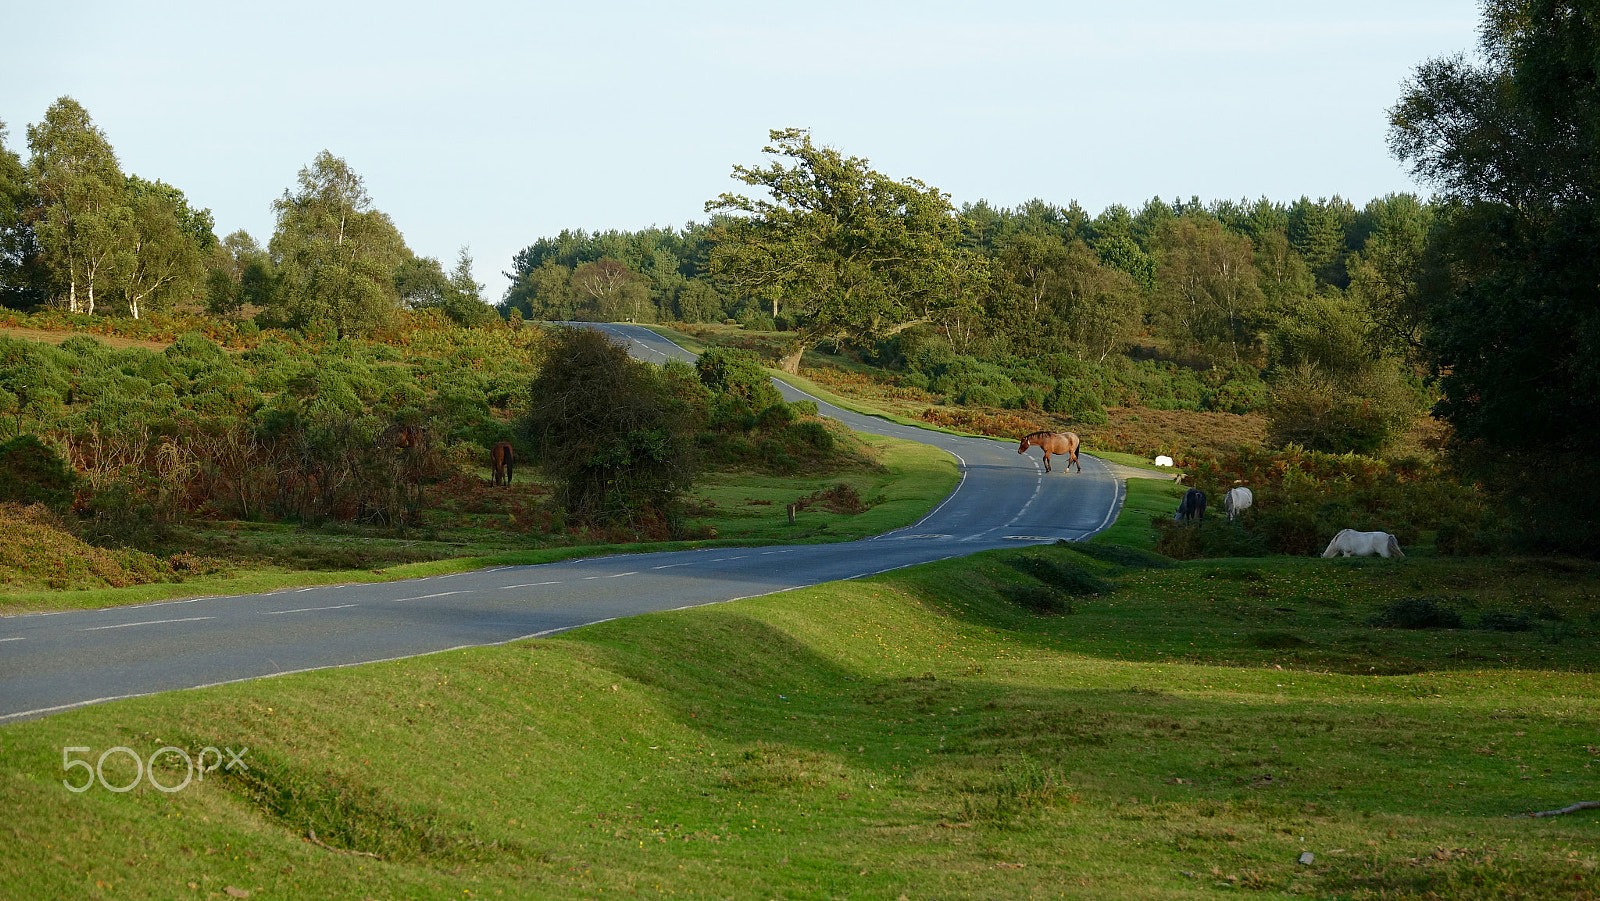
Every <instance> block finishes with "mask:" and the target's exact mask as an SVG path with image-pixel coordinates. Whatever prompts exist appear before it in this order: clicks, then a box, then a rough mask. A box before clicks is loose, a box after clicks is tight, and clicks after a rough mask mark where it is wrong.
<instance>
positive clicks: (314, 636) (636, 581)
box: [0, 323, 1122, 723]
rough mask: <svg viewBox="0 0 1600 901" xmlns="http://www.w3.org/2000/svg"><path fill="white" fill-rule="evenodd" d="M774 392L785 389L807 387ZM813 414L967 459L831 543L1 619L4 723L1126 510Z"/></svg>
mask: <svg viewBox="0 0 1600 901" xmlns="http://www.w3.org/2000/svg"><path fill="white" fill-rule="evenodd" d="M586 325H591V326H592V327H594V328H598V329H601V330H603V331H605V332H607V333H608V334H610V335H612V336H614V337H615V338H616V339H617V340H619V342H620V341H627V342H629V346H630V350H631V352H632V353H633V354H634V355H635V356H636V357H639V358H641V359H647V360H654V361H658V362H659V361H661V360H662V359H664V358H665V357H669V356H670V357H676V358H679V359H685V360H692V359H693V355H692V354H690V353H689V352H688V351H685V350H684V349H683V348H681V347H678V346H677V345H676V344H673V343H671V342H670V341H667V340H665V339H664V338H662V337H660V336H659V335H657V334H656V333H654V332H652V331H650V330H649V329H645V328H642V327H639V326H629V325H615V324H588V323H586ZM780 388H781V390H782V391H783V394H784V397H786V398H787V399H790V400H798V399H802V398H806V397H808V395H805V394H803V393H802V392H800V391H797V390H795V389H794V388H791V387H789V386H788V385H783V384H781V383H780ZM812 399H813V400H816V399H815V398H812ZM817 407H818V409H819V410H820V411H821V412H822V413H823V414H824V415H826V416H831V417H833V418H835V419H838V420H840V421H841V422H843V423H845V424H846V425H848V426H849V427H850V428H852V429H855V430H857V431H860V432H868V433H872V434H877V435H889V436H892V437H895V438H904V439H907V440H910V441H920V442H922V443H925V444H931V445H933V446H935V447H939V448H941V449H943V450H945V451H947V452H949V453H950V454H951V455H952V456H953V457H955V459H956V461H957V462H958V464H959V465H960V468H961V482H960V484H959V485H957V487H956V489H955V491H953V492H951V494H950V495H949V496H948V497H947V498H946V499H945V500H944V501H943V502H942V503H940V504H939V505H938V506H937V507H936V508H935V509H934V510H933V511H932V512H931V513H929V514H928V515H927V516H925V517H924V518H923V519H922V520H921V521H920V522H918V523H916V524H915V525H911V526H907V527H905V528H902V529H896V530H895V531H892V532H888V533H886V534H883V535H879V536H877V537H875V538H871V539H866V540H862V541H854V542H848V543H841V544H802V545H790V546H784V547H760V548H710V549H705V550H695V551H668V552H662V553H655V554H626V555H616V556H608V557H598V558H593V559H586V560H569V561H565V562H561V563H550V564H543V565H539V566H501V567H494V568H491V569H483V570H477V571H474V572H467V573H458V574H454V575H448V576H434V577H431V578H425V579H411V580H407V581H402V582H386V583H379V584H358V585H330V586H322V587H317V588H301V589H286V590H282V591H275V592H271V593H268V594H258V595H239V596H229V597H203V598H189V599H185V600H178V601H165V602H160V603H154V604H140V605H137V606H130V607H115V608H108V609H104V610H85V611H68V612H62V613H46V614H23V615H17V616H7V617H0V723H4V722H9V721H14V720H20V719H26V718H31V717H37V716H43V715H46V714H49V713H52V712H56V711H60V710H67V709H71V708H73V707H80V706H83V705H86V704H94V703H99V702H102V701H112V700H118V699H122V698H128V697H136V696H139V695H146V694H153V693H156V692H162V691H171V690H175V689H184V688H194V687H201V686H206V685H214V684H219V683H224V682H235V681H241V680H245V679H255V678H261V677H266V676H273V675H282V674H286V673H292V672H300V671H304V670H309V669H320V668H326V667H338V666H351V665H356V664H360V663H370V662H375V661H379V660H390V659H395V658H400V657H408V656H415V655H419V654H428V653H433V652H437V651H443V650H450V649H455V648H463V647H472V646H480V645H490V644H499V643H504V642H508V641H515V640H517V639H520V638H533V637H539V636H545V635H551V634H554V633H557V632H562V631H565V630H568V629H573V628H577V627H578V626H583V625H588V624H591V623H596V622H601V621H604V620H608V619H614V618H617V617H623V616H633V615H636V614H640V613H648V612H652V611H658V610H672V609H679V608H684V607H693V606H699V605H702V604H712V603H718V602H722V601H729V600H736V599H741V598H746V597H754V596H758V595H764V594H771V593H774V592H778V591H786V590H790V589H794V588H801V587H805V586H809V585H817V584H820V583H823V582H832V581H838V580H841V579H853V578H861V577H864V576H869V575H875V574H877V573H880V572H885V571H888V570H891V569H898V568H900V567H905V566H914V565H916V564H919V563H928V562H931V561H934V560H942V559H945V558H948V557H956V556H962V555H965V554H971V553H974V552H977V551H981V550H987V549H990V548H997V547H1007V546H1016V545H1019V544H1028V543H1036V542H1052V541H1055V540H1057V539H1063V538H1064V539H1068V540H1077V539H1081V538H1084V537H1087V536H1088V535H1091V534H1093V533H1095V532H1097V531H1099V530H1100V529H1103V528H1105V527H1106V526H1108V525H1110V524H1111V522H1112V521H1113V520H1114V519H1115V518H1116V514H1117V511H1118V510H1119V509H1120V507H1121V503H1122V483H1121V482H1120V481H1119V480H1118V479H1117V478H1116V477H1115V476H1114V475H1113V474H1112V472H1111V470H1110V469H1109V468H1108V467H1107V466H1106V465H1105V464H1103V463H1102V462H1101V461H1100V460H1098V459H1096V458H1094V457H1091V456H1089V455H1087V454H1084V455H1082V457H1081V459H1082V462H1083V472H1082V473H1067V472H1063V471H1060V469H1059V468H1058V470H1057V471H1056V472H1053V473H1049V474H1046V473H1045V472H1044V469H1043V466H1042V465H1041V464H1040V460H1039V456H1038V455H1037V454H1032V455H1029V456H1019V455H1018V454H1017V453H1016V447H1015V446H1014V445H1013V444H1011V443H1009V442H1000V441H991V440H987V439H982V438H963V437H959V436H955V435H948V434H945V433H942V432H934V431H929V430H925V429H918V428H913V427H910V426H904V425H900V424H898V423H893V422H889V421H887V420H884V419H880V418H877V417H872V416H863V415H861V414H858V413H852V412H850V411H847V410H842V409H840V408H838V407H835V406H833V405H832V404H829V403H826V402H825V401H821V400H817Z"/></svg>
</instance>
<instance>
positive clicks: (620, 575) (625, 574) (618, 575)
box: [606, 570, 639, 579]
mask: <svg viewBox="0 0 1600 901" xmlns="http://www.w3.org/2000/svg"><path fill="white" fill-rule="evenodd" d="M638 574H639V571H638V570H634V571H633V572H631V573H613V574H611V575H609V576H606V578H608V579H620V578H622V577H623V576H637V575H638Z"/></svg>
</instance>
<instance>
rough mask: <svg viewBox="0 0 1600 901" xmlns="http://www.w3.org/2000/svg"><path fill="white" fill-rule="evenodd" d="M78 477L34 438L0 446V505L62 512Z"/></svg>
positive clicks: (18, 439) (12, 441) (65, 463)
mask: <svg viewBox="0 0 1600 901" xmlns="http://www.w3.org/2000/svg"><path fill="white" fill-rule="evenodd" d="M77 481H78V474H77V473H75V472H73V470H72V467H70V466H68V465H67V462H66V461H65V460H63V459H62V458H61V455H60V454H58V453H56V451H55V449H54V448H52V447H50V446H49V445H47V444H45V443H44V442H42V441H40V440H39V438H38V436H36V435H18V436H17V437H15V438H13V439H11V440H10V441H7V442H5V443H4V444H0V503H7V504H21V505H24V506H27V505H29V504H43V505H44V506H46V507H49V508H50V509H52V510H63V509H65V508H66V507H68V506H69V505H71V503H72V489H73V486H74V485H75V484H77Z"/></svg>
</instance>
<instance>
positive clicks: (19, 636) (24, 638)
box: [0, 635, 27, 641]
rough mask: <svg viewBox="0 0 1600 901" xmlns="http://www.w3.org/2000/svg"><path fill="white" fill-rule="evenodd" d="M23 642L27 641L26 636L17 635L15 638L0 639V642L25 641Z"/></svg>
mask: <svg viewBox="0 0 1600 901" xmlns="http://www.w3.org/2000/svg"><path fill="white" fill-rule="evenodd" d="M25 640H27V636H26V635H18V636H17V637H16V638H0V641H25Z"/></svg>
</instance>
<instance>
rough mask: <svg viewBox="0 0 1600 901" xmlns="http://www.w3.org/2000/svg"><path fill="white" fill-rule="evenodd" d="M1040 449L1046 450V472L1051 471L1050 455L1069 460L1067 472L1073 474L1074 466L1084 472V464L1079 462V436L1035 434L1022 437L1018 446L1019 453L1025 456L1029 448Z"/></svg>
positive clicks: (1053, 433)
mask: <svg viewBox="0 0 1600 901" xmlns="http://www.w3.org/2000/svg"><path fill="white" fill-rule="evenodd" d="M1030 447H1038V448H1041V449H1043V450H1044V471H1045V472H1049V471H1050V455H1051V454H1061V455H1062V456H1064V457H1066V458H1067V471H1068V472H1071V471H1072V467H1073V466H1077V467H1078V471H1079V472H1083V464H1082V463H1079V462H1078V436H1077V435H1076V434H1074V433H1072V432H1034V433H1033V434H1032V435H1024V436H1022V443H1021V444H1019V445H1017V453H1019V454H1025V453H1027V452H1028V448H1030Z"/></svg>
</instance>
